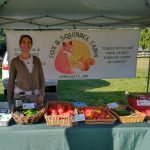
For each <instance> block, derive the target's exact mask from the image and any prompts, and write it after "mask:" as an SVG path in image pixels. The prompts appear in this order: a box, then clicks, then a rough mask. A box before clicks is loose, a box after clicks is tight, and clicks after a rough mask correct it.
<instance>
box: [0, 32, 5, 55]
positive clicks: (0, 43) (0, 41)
mask: <svg viewBox="0 0 150 150" xmlns="http://www.w3.org/2000/svg"><path fill="white" fill-rule="evenodd" d="M5 51H6V34H5V30H3V29H0V56H3V55H4V53H5Z"/></svg>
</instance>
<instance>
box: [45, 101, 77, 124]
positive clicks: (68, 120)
mask: <svg viewBox="0 0 150 150" xmlns="http://www.w3.org/2000/svg"><path fill="white" fill-rule="evenodd" d="M56 103H58V101H48V102H47V108H46V113H45V115H44V116H45V120H46V123H47V125H48V126H68V127H72V126H76V125H77V124H78V123H77V122H72V117H71V116H67V115H55V116H52V115H48V113H47V112H48V108H49V107H52V106H54V105H55V104H56ZM61 103H68V102H61ZM72 106H73V105H72ZM74 111H75V113H76V114H77V110H76V109H75V110H74Z"/></svg>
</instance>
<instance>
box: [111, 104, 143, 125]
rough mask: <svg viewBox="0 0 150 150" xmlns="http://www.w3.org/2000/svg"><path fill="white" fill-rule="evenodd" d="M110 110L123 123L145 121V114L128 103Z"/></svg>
mask: <svg viewBox="0 0 150 150" xmlns="http://www.w3.org/2000/svg"><path fill="white" fill-rule="evenodd" d="M110 111H111V112H112V113H113V114H114V115H115V116H116V117H117V118H118V120H119V121H120V122H121V123H135V122H143V121H144V119H145V114H143V113H141V112H139V111H137V110H135V109H134V108H132V107H131V106H128V105H120V106H119V107H117V108H114V109H110Z"/></svg>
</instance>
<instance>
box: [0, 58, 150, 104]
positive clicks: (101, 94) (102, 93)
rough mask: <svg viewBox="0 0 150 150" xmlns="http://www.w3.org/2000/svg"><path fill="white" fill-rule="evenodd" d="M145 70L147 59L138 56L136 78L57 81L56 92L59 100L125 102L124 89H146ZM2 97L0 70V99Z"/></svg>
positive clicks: (102, 102) (88, 102)
mask: <svg viewBox="0 0 150 150" xmlns="http://www.w3.org/2000/svg"><path fill="white" fill-rule="evenodd" d="M0 69H1V68H0ZM147 70H148V59H147V58H139V59H138V62H137V77H136V78H130V79H109V80H73V81H59V82H58V86H57V94H58V96H59V97H60V99H61V100H65V101H76V100H78V101H84V102H86V103H87V104H89V105H105V104H107V103H109V102H113V101H118V102H120V103H123V104H126V103H127V99H126V97H125V95H124V93H125V91H129V92H145V91H146V81H147ZM4 98H5V97H4V95H3V86H2V82H1V71H0V100H3V99H4Z"/></svg>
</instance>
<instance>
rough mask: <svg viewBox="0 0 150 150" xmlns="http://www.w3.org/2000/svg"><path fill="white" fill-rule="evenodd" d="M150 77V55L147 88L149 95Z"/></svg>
mask: <svg viewBox="0 0 150 150" xmlns="http://www.w3.org/2000/svg"><path fill="white" fill-rule="evenodd" d="M149 79H150V57H149V64H148V76H147V90H146V93H147V95H148V91H149Z"/></svg>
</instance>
